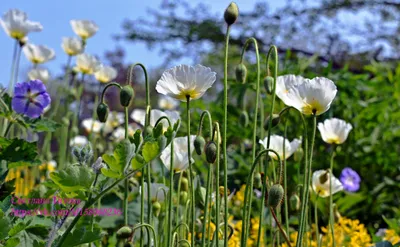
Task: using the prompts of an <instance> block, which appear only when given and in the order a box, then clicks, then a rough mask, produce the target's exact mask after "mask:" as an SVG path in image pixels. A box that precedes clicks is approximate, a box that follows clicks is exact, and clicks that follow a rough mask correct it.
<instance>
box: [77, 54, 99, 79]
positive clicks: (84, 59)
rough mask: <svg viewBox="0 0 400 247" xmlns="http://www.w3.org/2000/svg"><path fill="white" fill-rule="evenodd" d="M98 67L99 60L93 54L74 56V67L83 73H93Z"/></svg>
mask: <svg viewBox="0 0 400 247" xmlns="http://www.w3.org/2000/svg"><path fill="white" fill-rule="evenodd" d="M99 67H100V62H99V61H98V60H97V58H96V57H95V56H92V55H90V54H87V53H83V54H79V55H77V56H76V69H77V70H78V71H79V72H81V73H83V74H88V75H91V74H94V73H95V72H96V71H97V70H98V69H99Z"/></svg>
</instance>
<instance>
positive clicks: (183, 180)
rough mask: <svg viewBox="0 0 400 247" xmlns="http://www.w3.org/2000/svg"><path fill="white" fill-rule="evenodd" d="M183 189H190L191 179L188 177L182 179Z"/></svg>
mask: <svg viewBox="0 0 400 247" xmlns="http://www.w3.org/2000/svg"><path fill="white" fill-rule="evenodd" d="M181 191H189V181H188V179H187V178H184V177H183V178H182V179H181Z"/></svg>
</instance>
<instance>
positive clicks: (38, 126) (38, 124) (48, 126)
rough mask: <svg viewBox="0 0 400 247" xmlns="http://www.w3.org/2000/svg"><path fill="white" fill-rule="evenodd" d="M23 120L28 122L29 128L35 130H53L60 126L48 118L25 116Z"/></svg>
mask: <svg viewBox="0 0 400 247" xmlns="http://www.w3.org/2000/svg"><path fill="white" fill-rule="evenodd" d="M24 120H25V122H26V123H27V124H28V126H29V128H31V129H32V130H34V131H35V132H53V131H55V130H56V129H57V128H59V127H61V124H59V123H57V122H55V121H53V120H50V119H48V118H37V119H31V118H25V119H24Z"/></svg>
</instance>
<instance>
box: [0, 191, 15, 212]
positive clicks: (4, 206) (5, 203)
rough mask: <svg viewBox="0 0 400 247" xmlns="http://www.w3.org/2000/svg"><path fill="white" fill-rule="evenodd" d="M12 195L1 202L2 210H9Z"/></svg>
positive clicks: (0, 207) (0, 208)
mask: <svg viewBox="0 0 400 247" xmlns="http://www.w3.org/2000/svg"><path fill="white" fill-rule="evenodd" d="M11 197H12V196H11V195H8V196H7V197H6V198H4V200H3V201H1V202H0V210H1V211H3V212H7V210H8V209H9V208H10V207H11Z"/></svg>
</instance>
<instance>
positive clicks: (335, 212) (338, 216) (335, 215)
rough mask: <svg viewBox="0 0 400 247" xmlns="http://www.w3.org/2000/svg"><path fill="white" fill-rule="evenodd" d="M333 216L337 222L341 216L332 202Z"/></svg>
mask: <svg viewBox="0 0 400 247" xmlns="http://www.w3.org/2000/svg"><path fill="white" fill-rule="evenodd" d="M333 217H334V220H335V222H338V221H339V220H340V218H341V217H342V216H341V215H340V212H339V210H338V208H337V205H336V204H333Z"/></svg>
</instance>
